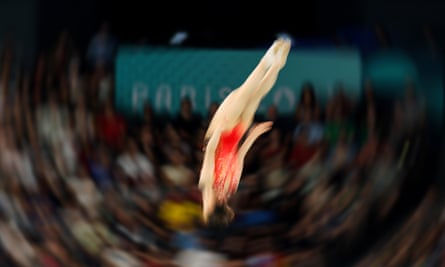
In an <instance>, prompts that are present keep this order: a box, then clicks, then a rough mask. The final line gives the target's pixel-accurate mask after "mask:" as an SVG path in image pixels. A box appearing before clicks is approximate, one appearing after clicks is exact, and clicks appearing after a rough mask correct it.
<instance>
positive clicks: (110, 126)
mask: <svg viewBox="0 0 445 267" xmlns="http://www.w3.org/2000/svg"><path fill="white" fill-rule="evenodd" d="M95 124H96V133H97V137H99V138H100V140H102V141H103V142H104V143H105V144H106V145H107V146H109V147H110V148H111V149H113V150H114V151H119V150H121V149H122V147H123V145H124V142H125V137H126V134H127V125H126V122H125V119H124V117H123V116H122V115H120V114H119V113H117V112H116V111H115V109H114V106H113V104H112V103H111V102H107V103H106V104H105V105H104V106H103V109H102V111H101V112H100V113H99V114H97V116H96V123H95Z"/></svg>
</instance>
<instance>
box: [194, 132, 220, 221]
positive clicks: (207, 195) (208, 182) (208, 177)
mask: <svg viewBox="0 0 445 267" xmlns="http://www.w3.org/2000/svg"><path fill="white" fill-rule="evenodd" d="M220 136H221V127H218V129H217V130H216V131H215V132H214V133H213V135H212V136H211V137H210V139H209V142H208V143H207V145H206V148H205V151H204V158H203V162H202V168H201V172H200V176H199V183H198V187H199V189H200V190H201V191H202V201H203V203H202V204H203V217H204V221H205V222H206V221H207V218H208V216H209V215H210V214H211V213H212V212H213V210H214V208H215V205H216V198H215V193H214V191H213V181H214V179H215V177H214V171H215V151H216V147H217V146H218V142H219V138H220Z"/></svg>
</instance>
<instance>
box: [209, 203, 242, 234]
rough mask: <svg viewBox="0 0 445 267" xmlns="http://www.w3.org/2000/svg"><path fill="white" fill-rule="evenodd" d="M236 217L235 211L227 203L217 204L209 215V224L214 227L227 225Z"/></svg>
mask: <svg viewBox="0 0 445 267" xmlns="http://www.w3.org/2000/svg"><path fill="white" fill-rule="evenodd" d="M234 217H235V213H234V212H233V210H232V208H230V207H229V205H227V203H222V204H217V205H216V206H215V209H214V210H213V212H212V213H210V214H209V216H208V217H207V225H208V226H209V227H212V228H224V227H227V226H228V225H229V224H230V223H231V222H232V221H233V218H234Z"/></svg>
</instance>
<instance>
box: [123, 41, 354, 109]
mask: <svg viewBox="0 0 445 267" xmlns="http://www.w3.org/2000/svg"><path fill="white" fill-rule="evenodd" d="M265 52H266V49H264V50H222V49H191V48H187V49H184V48H159V47H143V48H134V47H125V48H122V49H120V51H119V54H118V57H117V66H116V68H117V69H116V106H117V108H118V109H119V110H120V111H121V112H124V113H125V114H135V113H137V112H140V111H141V110H142V107H143V105H144V103H146V102H147V101H149V102H150V103H151V104H152V106H153V107H154V108H155V111H158V112H170V113H174V112H177V111H178V108H179V103H180V100H181V98H182V97H184V96H188V97H190V98H191V100H192V102H193V105H194V108H195V110H197V111H199V112H201V113H202V114H204V113H206V112H207V108H208V107H209V105H210V104H211V103H212V102H221V101H222V100H223V99H224V98H225V96H227V94H228V93H229V92H230V91H231V90H233V89H235V88H236V87H238V86H239V85H241V84H242V83H243V82H244V80H245V79H246V78H247V76H248V75H249V74H250V72H251V71H252V70H253V69H254V68H255V66H256V65H257V63H258V62H259V60H260V59H261V57H262V56H263V55H264V53H265ZM361 71H362V66H361V59H360V54H359V52H358V51H356V50H338V49H328V50H298V49H294V50H292V51H291V53H290V55H289V57H288V61H287V64H286V66H285V67H284V69H283V70H282V71H281V72H280V74H279V77H278V80H277V82H276V84H275V86H274V87H273V89H272V90H271V92H270V93H269V94H268V95H267V96H266V97H265V98H264V100H263V101H262V103H261V106H260V108H259V110H258V112H259V113H262V112H264V111H265V110H266V108H267V106H269V105H272V104H275V105H276V106H278V109H279V111H280V112H281V113H289V112H293V111H294V110H295V107H296V105H297V102H298V101H299V97H300V91H301V87H302V85H303V83H305V82H307V81H310V82H312V83H313V84H314V86H315V88H316V93H317V97H318V98H319V99H320V101H321V102H324V100H325V99H326V98H327V97H329V96H330V95H331V94H332V92H333V89H334V87H335V86H336V85H337V84H338V83H342V84H343V85H344V88H345V89H346V90H347V93H348V94H350V95H352V96H354V95H355V96H358V95H359V93H360V84H361V78H362V75H361Z"/></svg>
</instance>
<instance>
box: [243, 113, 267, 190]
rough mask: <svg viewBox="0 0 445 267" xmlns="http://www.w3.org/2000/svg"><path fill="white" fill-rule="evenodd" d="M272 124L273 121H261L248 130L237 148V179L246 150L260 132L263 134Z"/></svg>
mask: <svg viewBox="0 0 445 267" xmlns="http://www.w3.org/2000/svg"><path fill="white" fill-rule="evenodd" d="M272 124H273V122H271V121H266V122H262V123H259V124H257V125H255V126H253V128H252V129H251V130H250V131H249V132H248V135H247V137H246V139H245V140H244V142H243V144H242V145H241V146H240V148H239V150H238V161H239V164H240V166H241V168H239V173H237V177H236V179H238V181H239V180H240V179H241V175H242V170H243V168H242V166H244V159H245V158H246V155H247V152H248V151H249V149H250V148H251V147H252V145H253V144H254V143H255V141H256V140H257V139H258V138H259V137H260V136H261V135H262V134H264V133H265V132H267V131H269V130H270V129H271V128H272Z"/></svg>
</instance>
